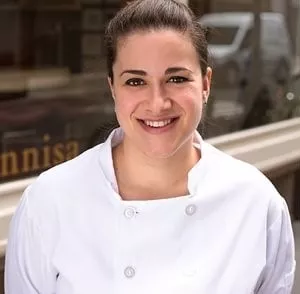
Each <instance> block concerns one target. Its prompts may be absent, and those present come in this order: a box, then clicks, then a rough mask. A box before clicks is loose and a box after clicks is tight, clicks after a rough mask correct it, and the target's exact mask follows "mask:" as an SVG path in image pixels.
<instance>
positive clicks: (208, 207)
mask: <svg viewBox="0 0 300 294" xmlns="http://www.w3.org/2000/svg"><path fill="white" fill-rule="evenodd" d="M122 135H123V133H122V130H121V129H117V130H115V131H113V132H112V134H111V135H110V137H109V139H108V140H107V141H106V142H105V143H103V144H100V145H98V146H96V147H94V148H92V149H90V150H88V151H86V152H84V153H83V154H81V155H80V156H78V157H77V158H75V159H73V160H71V161H68V162H67V163H63V164H61V165H59V166H57V167H54V168H52V169H50V170H48V171H47V172H44V173H43V174H42V175H41V176H39V178H38V179H37V180H36V181H35V183H34V184H32V185H31V186H30V187H28V188H27V189H26V191H25V193H24V194H23V197H22V199H21V203H20V205H19V207H18V209H17V211H16V213H15V215H14V217H13V220H12V223H11V226H10V235H9V242H8V247H7V254H6V286H5V288H6V294H37V293H39V294H54V293H55V294H99V293H104V294H111V293H114V294H133V293H136V294H154V293H155V294H182V293H186V294H196V293H197V294H251V293H258V294H279V293H280V294H289V293H291V288H292V284H293V278H294V271H295V261H294V240H293V233H292V227H291V222H290V218H289V213H288V209H287V205H286V202H285V201H284V199H283V198H282V197H281V196H280V195H279V194H278V193H277V191H276V190H275V189H274V187H273V186H272V184H271V183H270V182H269V181H268V180H267V179H266V178H265V177H264V176H263V175H262V174H261V173H260V172H259V171H258V170H257V169H256V168H254V167H252V166H250V165H248V164H246V163H243V162H241V161H239V160H236V159H233V158H232V157H230V156H228V155H226V154H224V153H223V152H221V151H219V150H217V149H215V148H214V147H213V146H211V145H209V144H208V143H207V142H203V141H202V140H201V137H200V136H199V134H196V136H195V146H197V148H200V149H201V153H202V158H201V159H200V160H199V162H198V163H197V164H196V165H195V166H194V168H193V169H192V170H191V171H190V172H189V175H188V188H189V193H190V194H189V195H185V196H182V197H174V198H171V199H170V198H169V199H159V200H149V201H124V200H122V199H121V197H120V196H119V194H118V190H117V184H116V178H115V174H114V169H113V164H112V153H111V149H112V146H114V145H116V144H118V143H119V142H120V141H121V140H122ZM162 196H163V195H162Z"/></svg>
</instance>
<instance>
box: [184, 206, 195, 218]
mask: <svg viewBox="0 0 300 294" xmlns="http://www.w3.org/2000/svg"><path fill="white" fill-rule="evenodd" d="M196 210H197V206H196V205H195V204H190V205H188V206H187V207H186V208H185V213H186V214H187V215H193V214H194V213H195V212H196Z"/></svg>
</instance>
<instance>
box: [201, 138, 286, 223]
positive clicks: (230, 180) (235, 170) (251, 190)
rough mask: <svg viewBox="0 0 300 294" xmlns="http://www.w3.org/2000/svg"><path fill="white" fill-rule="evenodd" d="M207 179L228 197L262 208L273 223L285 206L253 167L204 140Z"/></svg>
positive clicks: (266, 180)
mask: <svg viewBox="0 0 300 294" xmlns="http://www.w3.org/2000/svg"><path fill="white" fill-rule="evenodd" d="M204 150H205V153H206V156H207V158H206V165H205V167H206V169H207V171H206V173H207V174H208V181H209V182H212V181H213V180H214V181H216V182H217V183H218V187H219V189H220V190H223V192H224V193H225V194H226V195H228V197H231V198H234V197H236V198H238V199H244V200H246V201H247V204H248V205H249V206H248V207H257V206H260V207H263V208H264V209H265V212H266V213H267V215H268V220H269V221H271V222H272V220H274V219H275V218H276V217H277V216H279V215H281V213H282V212H283V211H284V210H285V209H286V202H285V200H284V198H283V197H282V196H281V195H280V194H279V192H278V191H277V189H276V187H275V186H274V185H273V183H272V182H271V181H270V180H269V179H268V178H267V177H266V176H265V175H264V174H263V173H262V172H261V171H260V170H258V169H257V168H256V167H255V166H253V165H251V164H249V163H247V162H244V161H241V160H239V159H236V158H234V157H232V156H230V155H228V154H226V153H224V152H223V151H221V150H219V149H217V148H215V147H214V146H212V145H210V144H209V143H207V142H205V143H204Z"/></svg>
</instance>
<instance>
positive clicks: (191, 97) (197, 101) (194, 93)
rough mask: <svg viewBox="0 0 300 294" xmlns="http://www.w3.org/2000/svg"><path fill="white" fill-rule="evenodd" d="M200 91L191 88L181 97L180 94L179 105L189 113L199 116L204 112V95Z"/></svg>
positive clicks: (183, 92) (178, 96)
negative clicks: (198, 114)
mask: <svg viewBox="0 0 300 294" xmlns="http://www.w3.org/2000/svg"><path fill="white" fill-rule="evenodd" d="M201 93H202V92H201V91H199V89H195V88H190V89H185V90H184V91H182V93H181V95H180V93H179V92H178V95H176V96H177V99H176V100H177V103H178V104H179V105H180V106H181V107H182V108H183V109H185V110H186V112H188V113H193V114H197V113H200V114H201V112H202V105H203V103H202V99H203V97H202V95H201Z"/></svg>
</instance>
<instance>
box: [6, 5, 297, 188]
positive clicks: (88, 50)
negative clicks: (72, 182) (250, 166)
mask: <svg viewBox="0 0 300 294" xmlns="http://www.w3.org/2000/svg"><path fill="white" fill-rule="evenodd" d="M125 2H126V1H125V0H124V1H122V0H0V183H3V182H6V181H10V180H15V179H20V178H24V177H28V176H32V175H36V174H38V173H40V172H41V171H42V170H45V169H47V168H49V167H51V166H54V165H56V164H58V163H61V162H63V161H65V160H68V159H71V158H73V157H74V156H76V155H78V154H79V153H80V152H82V151H84V150H85V149H87V148H89V147H91V146H93V145H95V144H97V143H98V142H101V141H103V140H104V138H105V137H106V136H107V134H108V132H109V130H110V129H111V128H112V127H113V126H114V122H115V117H114V111H113V103H112V99H111V97H110V93H109V91H108V86H107V81H106V68H105V51H104V46H103V36H104V29H105V24H106V23H107V21H108V20H109V19H110V18H111V17H112V16H113V15H114V14H115V13H116V11H117V10H118V9H119V8H120V7H122V5H124V4H125ZM184 2H186V3H187V4H188V5H189V6H190V7H191V8H192V10H193V11H194V12H195V13H196V14H197V16H198V18H199V22H200V23H201V24H202V25H203V26H205V27H206V28H207V35H208V42H209V52H210V65H211V66H212V67H213V70H214V75H213V88H212V93H211V97H210V99H209V103H208V106H207V108H206V115H205V119H204V120H203V122H202V124H201V125H200V126H199V130H200V131H201V133H202V134H203V136H204V137H205V138H211V137H214V136H219V135H222V134H226V133H230V132H235V131H238V130H242V129H246V128H251V127H255V126H259V125H263V124H268V123H271V122H275V121H280V120H284V119H287V118H291V117H294V116H297V115H299V112H300V110H299V95H300V94H299V89H298V91H297V90H296V88H297V87H299V86H298V85H297V84H298V83H297V74H298V72H299V56H300V41H299V38H298V39H297V36H298V35H299V34H300V32H297V31H298V30H300V29H299V27H300V25H299V0H297V1H293V0H188V1H184Z"/></svg>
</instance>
